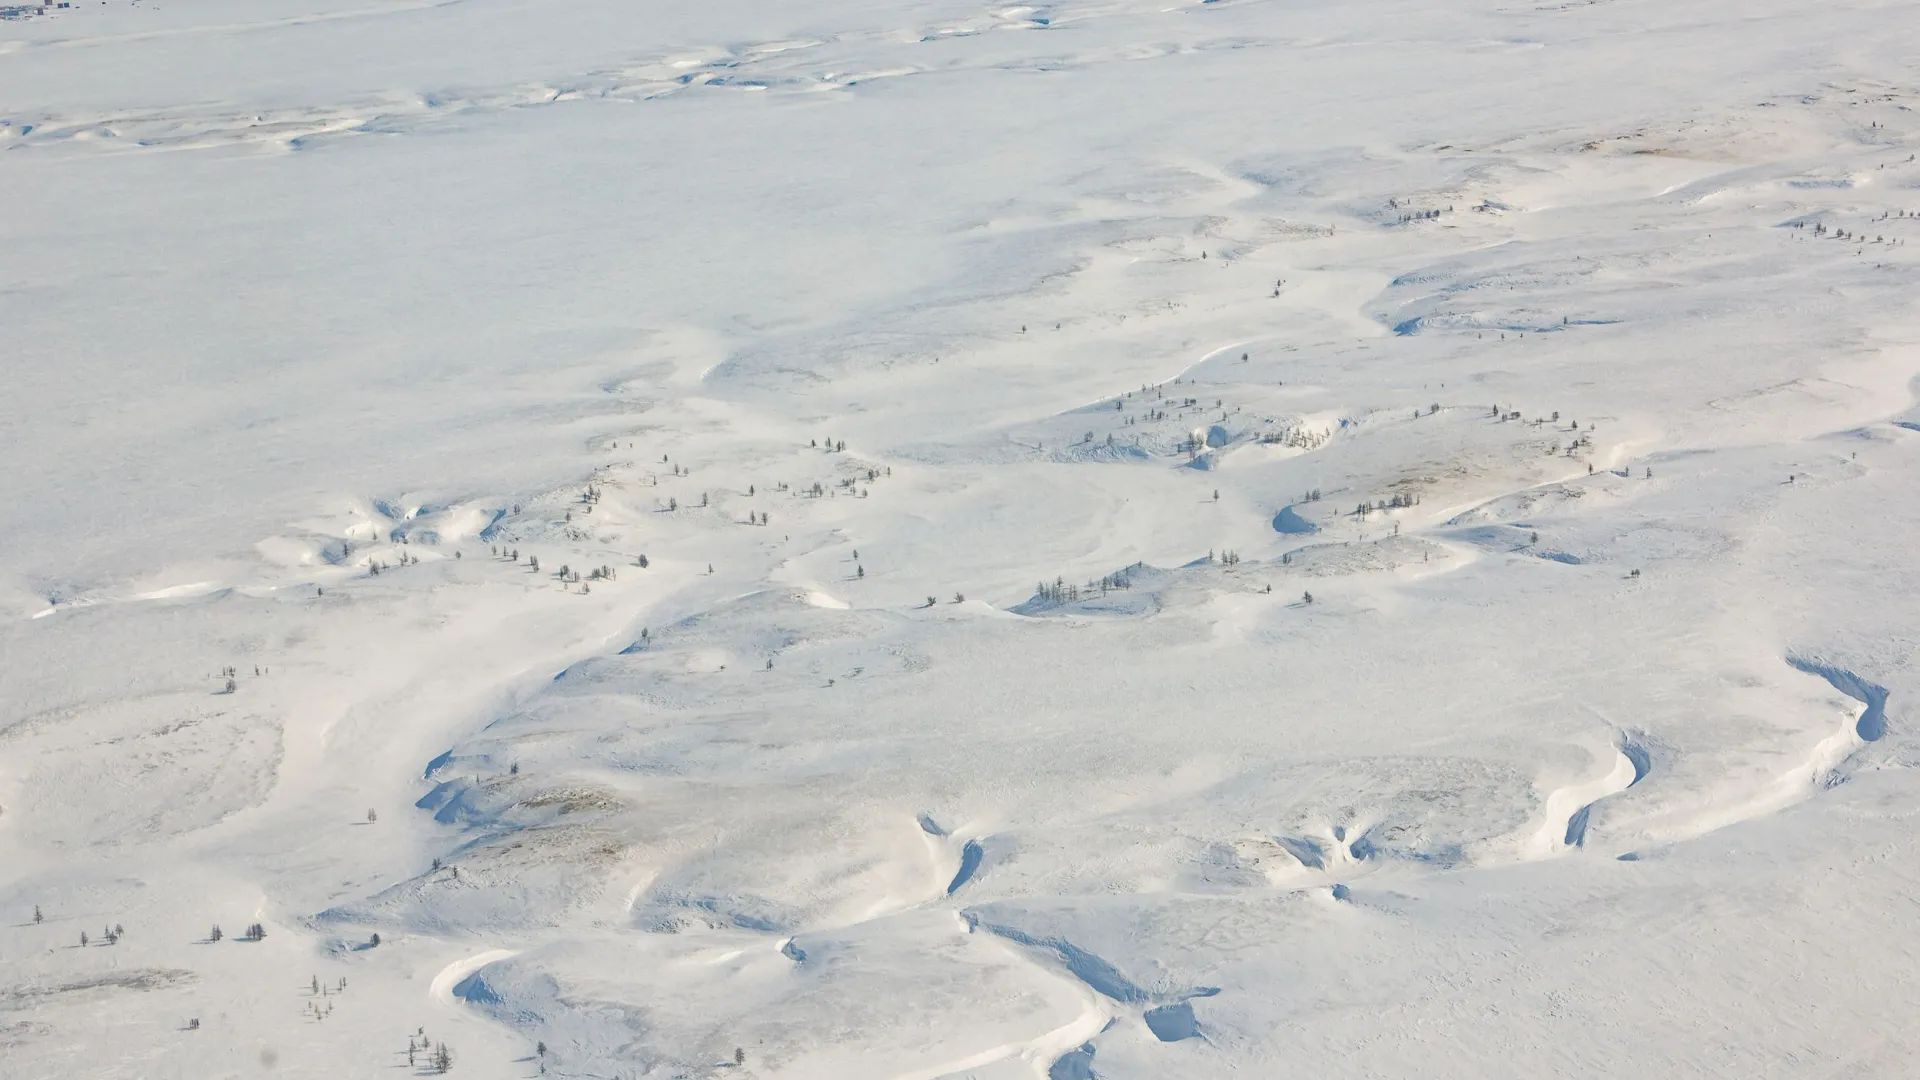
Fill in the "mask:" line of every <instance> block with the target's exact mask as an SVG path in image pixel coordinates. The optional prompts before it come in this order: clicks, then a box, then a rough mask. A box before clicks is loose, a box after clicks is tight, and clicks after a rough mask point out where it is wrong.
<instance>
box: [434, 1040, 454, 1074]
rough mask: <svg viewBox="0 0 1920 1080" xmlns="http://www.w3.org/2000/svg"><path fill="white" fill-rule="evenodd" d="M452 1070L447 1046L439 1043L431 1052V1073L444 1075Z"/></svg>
mask: <svg viewBox="0 0 1920 1080" xmlns="http://www.w3.org/2000/svg"><path fill="white" fill-rule="evenodd" d="M451 1068H453V1054H452V1053H450V1052H449V1051H448V1050H447V1044H446V1043H441V1044H440V1045H439V1046H437V1047H435V1048H434V1051H433V1071H434V1072H437V1073H444V1072H446V1071H447V1070H449V1069H451Z"/></svg>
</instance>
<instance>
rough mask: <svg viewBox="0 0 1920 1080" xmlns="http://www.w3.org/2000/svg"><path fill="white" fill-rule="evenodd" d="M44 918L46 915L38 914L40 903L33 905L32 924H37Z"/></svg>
mask: <svg viewBox="0 0 1920 1080" xmlns="http://www.w3.org/2000/svg"><path fill="white" fill-rule="evenodd" d="M45 920H46V916H45V915H42V914H40V905H39V904H35V905H33V925H35V926H39V925H40V924H41V923H42V922H44V921H45Z"/></svg>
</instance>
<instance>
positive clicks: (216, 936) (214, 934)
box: [207, 923, 226, 941]
mask: <svg viewBox="0 0 1920 1080" xmlns="http://www.w3.org/2000/svg"><path fill="white" fill-rule="evenodd" d="M225 936H226V935H225V934H222V933H221V932H220V924H219V923H214V924H213V929H212V930H209V931H207V940H208V941H219V940H220V939H221V938H223V937H225Z"/></svg>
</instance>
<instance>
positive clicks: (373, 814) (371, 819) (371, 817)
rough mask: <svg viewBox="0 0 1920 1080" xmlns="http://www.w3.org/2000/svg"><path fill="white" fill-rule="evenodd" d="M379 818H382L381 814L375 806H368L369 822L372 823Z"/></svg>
mask: <svg viewBox="0 0 1920 1080" xmlns="http://www.w3.org/2000/svg"><path fill="white" fill-rule="evenodd" d="M379 820H380V815H379V814H378V813H377V812H375V811H374V809H373V807H371V806H369V807H367V824H369V825H371V824H373V823H374V822H376V821H379Z"/></svg>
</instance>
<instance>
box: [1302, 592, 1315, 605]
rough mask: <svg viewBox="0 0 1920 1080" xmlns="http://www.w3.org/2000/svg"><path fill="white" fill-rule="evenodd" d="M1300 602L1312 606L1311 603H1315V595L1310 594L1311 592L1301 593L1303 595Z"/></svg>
mask: <svg viewBox="0 0 1920 1080" xmlns="http://www.w3.org/2000/svg"><path fill="white" fill-rule="evenodd" d="M1300 602H1301V603H1303V604H1311V603H1313V594H1312V593H1310V592H1308V593H1301V594H1300Z"/></svg>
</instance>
